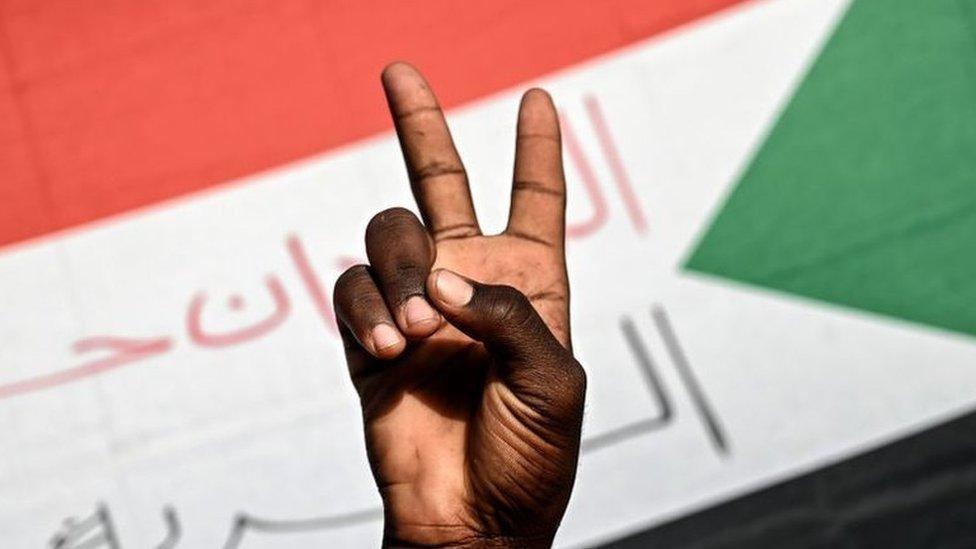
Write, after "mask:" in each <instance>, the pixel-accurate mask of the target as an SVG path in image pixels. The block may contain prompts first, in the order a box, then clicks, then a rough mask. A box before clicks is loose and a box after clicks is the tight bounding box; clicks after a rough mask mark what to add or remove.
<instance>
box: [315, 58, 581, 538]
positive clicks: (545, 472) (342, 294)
mask: <svg viewBox="0 0 976 549" xmlns="http://www.w3.org/2000/svg"><path fill="white" fill-rule="evenodd" d="M382 81H383V87H384V90H385V91H386V96H387V99H388V101H389V106H390V111H391V113H392V116H393V119H394V122H395V125H396V130H397V135H398V136H399V139H400V146H401V148H402V150H403V157H404V160H405V162H406V166H407V173H408V175H409V178H410V183H411V189H412V190H413V194H414V197H415V199H416V201H417V205H418V207H419V209H420V213H421V216H422V218H423V222H421V221H420V220H418V219H417V218H416V216H414V215H413V214H412V213H410V212H409V211H408V210H405V209H402V208H393V209H390V210H386V211H383V212H380V213H379V214H377V215H376V216H374V217H373V219H372V220H371V221H370V222H369V225H368V227H367V228H366V251H367V256H368V258H369V265H368V266H367V265H358V266H355V267H352V268H350V269H349V270H347V271H346V272H345V273H343V274H342V276H341V277H340V278H339V280H338V281H337V282H336V287H335V301H334V302H335V306H336V314H337V317H338V319H339V320H340V329H341V331H342V333H343V340H344V343H345V348H346V359H347V362H348V364H349V370H350V373H351V376H352V380H353V384H354V385H355V387H356V390H357V391H358V393H359V397H360V400H361V402H362V409H363V419H364V424H365V431H366V448H367V452H368V457H369V462H370V466H371V467H372V471H373V475H374V477H375V479H376V483H377V485H378V487H379V490H380V494H381V496H382V499H383V504H384V515H385V526H384V538H383V539H384V541H383V542H384V545H385V546H389V547H548V546H550V545H551V543H552V540H553V536H554V535H555V532H556V529H557V528H558V526H559V522H560V520H561V519H562V516H563V513H564V512H565V509H566V505H567V503H568V502H569V497H570V493H571V491H572V487H573V481H574V479H575V476H576V463H577V458H578V455H579V445H580V425H581V422H582V418H583V400H584V395H585V387H586V376H585V374H584V372H583V369H582V368H581V367H580V365H579V363H578V362H577V361H576V360H575V359H574V358H573V354H572V351H571V349H572V347H571V343H570V333H569V283H568V281H567V277H566V261H565V255H564V246H563V243H564V233H565V210H566V189H565V182H564V178H563V166H562V159H561V148H560V134H559V121H558V116H557V114H556V110H555V108H554V107H553V104H552V101H551V99H550V98H549V96H548V94H546V92H544V91H542V90H538V89H534V90H530V91H529V92H527V93H526V94H525V95H524V96H523V97H522V102H521V106H520V109H519V113H518V126H517V131H516V145H515V150H516V154H515V170H514V178H513V184H512V189H511V193H512V202H511V210H510V215H509V221H508V226H507V228H506V229H505V232H503V233H501V234H498V235H492V236H485V235H483V234H482V233H481V230H480V228H479V227H478V221H477V218H476V217H475V212H474V206H473V204H472V201H471V193H470V190H469V189H468V180H467V175H466V174H465V171H464V167H463V166H462V164H461V159H460V158H459V157H458V154H457V151H456V150H455V148H454V143H453V141H452V139H451V135H450V133H449V131H448V128H447V124H446V122H445V119H444V114H443V113H442V112H441V109H440V107H439V106H438V104H437V100H436V98H435V97H434V94H433V92H432V91H431V90H430V88H429V87H428V85H427V83H426V81H425V80H424V78H423V77H422V76H421V75H420V73H418V72H417V71H416V70H415V69H414V68H413V67H411V66H409V65H407V64H404V63H396V64H393V65H391V66H389V67H387V68H386V70H384V71H383V77H382Z"/></svg>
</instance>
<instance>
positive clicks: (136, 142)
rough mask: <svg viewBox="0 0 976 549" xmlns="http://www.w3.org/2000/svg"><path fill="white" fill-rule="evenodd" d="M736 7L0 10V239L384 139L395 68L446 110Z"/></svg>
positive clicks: (74, 6)
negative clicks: (386, 76)
mask: <svg viewBox="0 0 976 549" xmlns="http://www.w3.org/2000/svg"><path fill="white" fill-rule="evenodd" d="M741 1H742V0H660V1H656V2H655V1H652V0H605V1H601V2H593V1H591V0H558V1H557V0H541V1H537V2H526V1H524V0H504V1H501V0H496V1H493V2H464V3H461V2H452V1H448V0H436V1H428V2H425V3H423V4H422V5H423V8H422V9H421V8H419V7H418V5H421V4H420V3H415V2H395V1H389V2H382V3H380V2H377V1H375V0H372V1H364V0H359V1H356V2H344V1H338V0H336V1H334V2H323V1H320V0H293V1H282V0H250V1H246V2H242V1H240V0H212V1H210V2H200V1H199V0H153V1H150V0H146V1H140V2H109V1H107V0H105V1H103V2H101V4H103V5H101V6H99V5H97V4H99V2H97V1H92V0H87V1H83V0H5V1H4V2H0V245H3V244H9V243H12V242H17V241H20V240H24V239H27V238H31V237H34V236H39V235H43V234H45V233H49V232H51V231H56V230H60V229H64V228H68V227H73V226H76V225H79V224H81V223H85V222H89V221H93V220H96V219H99V218H102V217H105V216H109V215H112V214H116V213H120V212H124V211H127V210H131V209H133V208H138V207H140V206H145V205H149V204H152V203H154V202H157V201H160V200H164V199H168V198H172V197H176V196H179V195H182V194H186V193H189V192H193V191H196V190H199V189H203V188H206V187H208V186H211V185H214V184H217V183H220V182H222V181H226V180H228V179H232V178H235V177H239V176H243V175H247V174H250V173H254V172H256V171H259V170H263V169H266V168H270V167H273V166H276V165H280V164H282V163H285V162H288V161H291V160H295V159H298V158H302V157H305V156H308V155H311V154H315V153H318V152H321V151H325V150H328V149H331V148H333V147H336V146H338V145H342V144H344V143H348V142H350V141H353V140H356V139H360V138H363V137H366V136H369V135H371V134H375V133H377V132H379V131H383V130H385V129H387V127H388V126H389V122H388V120H387V115H386V112H385V104H384V102H383V99H382V96H381V92H380V88H379V85H378V72H379V70H380V68H381V67H382V66H383V65H384V64H386V63H387V62H388V61H390V60H394V59H406V60H410V61H412V62H414V63H415V64H417V65H418V66H419V67H420V68H421V69H422V70H423V71H424V72H425V73H426V74H427V75H428V77H429V78H430V80H431V81H432V84H433V85H434V86H435V88H436V89H437V91H438V93H439V95H440V97H441V100H442V102H443V104H444V105H445V106H447V107H451V106H456V105H458V104H460V103H463V102H466V101H470V100H472V99H475V98H477V97H480V96H483V95H486V94H489V93H492V92H495V91H498V90H501V89H504V88H507V87H510V86H512V85H515V84H517V83H519V82H522V81H525V80H527V79H531V78H535V77H538V76H540V75H542V74H545V73H547V72H551V71H553V70H556V69H559V68H562V67H565V66H568V65H570V64H573V63H576V62H579V61H581V60H584V59H587V58H589V57H592V56H594V55H598V54H600V53H604V52H607V51H610V50H613V49H615V48H619V47H621V46H623V45H626V44H628V43H630V42H633V41H635V40H638V39H641V38H644V37H647V36H650V35H653V34H655V33H659V32H661V31H664V30H667V29H670V28H673V27H675V26H677V25H680V24H683V23H686V22H688V21H691V20H693V19H696V18H698V17H702V16H704V15H707V14H709V13H712V12H714V11H716V10H718V9H721V8H724V7H726V6H729V5H732V4H736V3H738V2H741Z"/></svg>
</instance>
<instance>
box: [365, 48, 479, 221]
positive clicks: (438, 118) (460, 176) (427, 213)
mask: <svg viewBox="0 0 976 549" xmlns="http://www.w3.org/2000/svg"><path fill="white" fill-rule="evenodd" d="M382 80H383V89H384V91H385V92H386V99H387V102H388V103H389V105H390V114H391V115H392V116H393V123H394V125H395V126H396V131H397V137H398V138H399V139H400V149H401V150H402V151H403V159H404V161H405V162H406V164H407V174H408V175H409V177H410V188H411V190H412V191H413V196H414V198H415V199H416V200H417V206H418V207H419V209H420V214H421V216H422V217H423V220H424V224H425V225H427V228H428V229H429V230H430V232H431V236H433V237H434V240H442V239H444V238H463V237H466V236H475V235H479V234H481V229H480V228H479V227H478V219H477V217H476V216H475V213H474V204H473V203H472V201H471V191H470V189H469V188H468V176H467V173H466V172H465V170H464V165H463V164H462V163H461V158H460V157H459V156H458V153H457V150H456V149H455V148H454V141H453V140H452V139H451V133H450V131H449V130H448V128H447V122H446V121H445V120H444V113H443V112H442V111H441V108H440V106H439V105H438V104H437V98H436V97H434V93H433V92H432V91H431V89H430V86H428V84H427V81H426V80H424V77H423V76H421V74H420V73H419V72H418V71H417V69H415V68H413V67H412V66H410V65H408V64H406V63H394V64H392V65H390V66H388V67H386V68H385V69H384V70H383V78H382Z"/></svg>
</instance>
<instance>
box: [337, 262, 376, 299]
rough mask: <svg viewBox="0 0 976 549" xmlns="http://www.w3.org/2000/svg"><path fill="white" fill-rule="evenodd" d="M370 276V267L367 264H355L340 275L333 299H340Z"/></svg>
mask: <svg viewBox="0 0 976 549" xmlns="http://www.w3.org/2000/svg"><path fill="white" fill-rule="evenodd" d="M368 276H369V268H368V267H366V265H353V266H352V267H349V268H348V269H346V270H345V271H343V272H342V274H341V275H339V278H337V279H336V281H335V286H334V287H333V290H332V295H333V299H335V300H336V301H339V299H340V298H341V297H344V296H345V295H346V294H347V293H349V292H350V291H353V290H354V289H355V287H356V286H357V285H358V284H359V283H360V282H361V281H362V279H363V278H364V277H368Z"/></svg>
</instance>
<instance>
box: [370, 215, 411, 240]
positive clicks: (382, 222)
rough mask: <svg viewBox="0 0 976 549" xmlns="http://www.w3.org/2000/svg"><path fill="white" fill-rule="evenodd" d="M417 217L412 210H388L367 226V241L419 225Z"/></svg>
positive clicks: (374, 218)
mask: <svg viewBox="0 0 976 549" xmlns="http://www.w3.org/2000/svg"><path fill="white" fill-rule="evenodd" d="M419 224H420V221H419V220H418V219H417V216H415V215H414V214H413V212H411V211H410V210H408V209H406V208H401V207H395V208H388V209H385V210H383V211H382V212H380V213H378V214H376V215H374V216H373V218H372V219H370V220H369V224H368V225H366V239H367V240H369V239H370V238H372V237H380V238H385V237H389V236H391V233H397V232H399V231H401V230H403V229H404V228H407V227H409V226H411V225H419Z"/></svg>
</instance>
